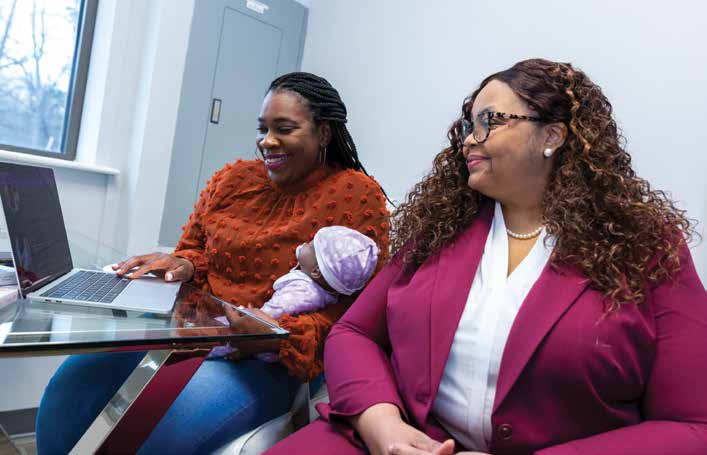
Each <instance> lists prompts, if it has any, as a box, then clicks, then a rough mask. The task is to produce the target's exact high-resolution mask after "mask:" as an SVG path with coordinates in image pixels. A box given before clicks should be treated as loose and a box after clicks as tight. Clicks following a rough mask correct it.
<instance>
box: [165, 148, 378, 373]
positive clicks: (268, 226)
mask: <svg viewBox="0 0 707 455" xmlns="http://www.w3.org/2000/svg"><path fill="white" fill-rule="evenodd" d="M194 209H195V210H194V213H192V214H191V215H190V216H189V221H188V222H187V224H186V225H185V226H184V227H183V230H184V233H183V234H182V237H181V239H180V241H179V243H178V245H177V248H176V249H175V251H174V253H173V254H174V256H178V257H182V258H185V259H188V260H189V261H191V262H192V263H193V264H194V268H195V273H194V281H195V282H196V283H197V284H200V285H202V287H203V288H204V289H206V290H208V291H209V292H211V293H213V294H214V295H216V296H218V297H220V298H221V299H223V300H226V301H229V302H231V303H233V304H236V305H249V304H252V305H254V306H256V307H260V306H262V305H263V304H264V303H265V302H266V301H267V300H268V299H269V298H270V296H271V295H272V292H273V291H272V284H273V282H274V281H275V280H276V279H277V278H279V277H280V276H281V275H284V274H285V273H287V272H288V271H289V270H290V269H291V268H292V267H294V266H295V265H296V264H297V260H296V258H295V248H296V247H297V245H300V244H301V243H304V242H308V241H310V240H311V239H312V238H313V237H314V234H315V232H317V230H318V229H319V228H321V227H323V226H328V225H341V226H348V227H350V228H353V229H356V230H358V231H360V232H362V233H364V234H366V235H368V236H369V237H371V238H373V239H374V240H375V241H376V243H377V244H378V246H379V247H380V249H381V255H380V257H379V260H378V270H380V268H381V267H382V265H383V264H384V263H385V262H386V260H387V256H388V211H387V210H386V207H385V198H384V196H383V194H382V192H381V190H380V188H379V187H378V184H377V183H375V181H374V180H373V179H372V178H371V177H368V176H367V175H365V174H363V173H362V172H357V171H353V170H350V169H347V170H340V169H332V168H319V169H317V170H315V171H314V172H312V173H311V174H310V175H309V176H307V178H306V179H305V180H304V181H302V182H300V183H298V184H297V185H296V186H291V187H282V186H278V185H276V184H275V183H273V182H272V180H270V178H269V177H268V176H267V171H266V169H265V165H264V164H263V163H262V161H257V160H253V161H243V160H239V161H237V162H235V163H232V164H227V165H226V166H225V167H224V168H223V169H221V170H220V171H217V172H216V173H215V174H214V176H213V177H212V178H211V180H209V182H208V184H207V186H206V188H205V189H204V190H203V191H202V192H201V196H200V198H199V201H198V203H197V204H196V205H195V206H194ZM352 301H353V299H352V298H345V299H344V298H340V303H337V304H334V305H330V306H328V307H326V308H324V309H323V310H322V311H317V312H313V313H303V314H299V315H296V316H290V315H286V316H283V317H282V318H281V319H280V320H279V323H280V325H281V326H282V327H283V328H284V329H286V330H288V331H289V332H290V336H289V338H288V339H287V340H285V341H283V343H282V345H281V349H280V352H279V357H280V361H281V362H282V363H283V364H284V365H285V366H286V367H287V368H288V369H289V371H290V373H291V374H293V375H295V376H297V377H299V378H300V379H301V380H303V381H308V380H310V379H312V378H314V377H316V376H317V375H318V374H319V373H321V372H322V370H323V364H322V347H323V343H324V339H325V338H326V335H327V334H328V333H329V329H330V328H331V326H332V325H333V324H334V322H336V320H337V319H338V318H339V317H340V316H341V315H342V314H343V313H344V312H345V311H346V309H347V308H348V306H349V305H350V304H351V302H352Z"/></svg>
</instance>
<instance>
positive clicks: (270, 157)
mask: <svg viewBox="0 0 707 455" xmlns="http://www.w3.org/2000/svg"><path fill="white" fill-rule="evenodd" d="M288 160H289V155H287V154H286V153H267V154H265V167H266V168H267V169H268V170H269V171H276V170H278V169H280V168H281V167H283V166H284V165H285V164H287V161H288Z"/></svg>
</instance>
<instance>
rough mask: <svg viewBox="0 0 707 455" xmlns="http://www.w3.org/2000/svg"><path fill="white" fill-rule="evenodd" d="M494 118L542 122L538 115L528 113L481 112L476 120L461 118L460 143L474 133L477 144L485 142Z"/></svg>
mask: <svg viewBox="0 0 707 455" xmlns="http://www.w3.org/2000/svg"><path fill="white" fill-rule="evenodd" d="M495 119H504V120H527V121H529V122H542V121H543V119H541V118H540V117H531V116H528V115H517V114H504V113H503V112H482V113H481V114H479V115H478V116H477V117H476V122H473V121H471V120H469V119H467V118H462V123H461V140H462V143H463V142H464V141H465V140H466V138H467V137H469V135H470V134H473V135H474V140H475V141H476V143H477V144H481V143H483V142H486V139H488V138H489V134H490V133H491V127H492V126H494V125H495V123H494V120H495Z"/></svg>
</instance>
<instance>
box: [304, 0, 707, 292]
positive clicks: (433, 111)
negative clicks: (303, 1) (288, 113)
mask: <svg viewBox="0 0 707 455" xmlns="http://www.w3.org/2000/svg"><path fill="white" fill-rule="evenodd" d="M705 17H707V4H705V3H702V2H694V1H688V0H676V1H673V2H670V3H669V4H666V3H665V2H658V1H638V0H631V1H621V2H616V1H613V0H596V1H593V2H583V3H582V4H581V5H580V4H578V3H576V2H567V1H561V0H541V1H537V2H527V1H522V0H506V1H504V2H500V3H499V2H491V1H469V0H445V1H441V2H430V1H422V0H386V1H384V2H381V1H377V0H358V1H356V2H347V1H332V0H312V1H311V5H310V16H309V25H308V30H307V40H306V43H305V52H304V58H303V64H302V66H303V69H304V70H306V71H312V72H315V73H320V74H322V75H324V76H326V77H327V78H328V79H329V80H330V81H331V82H332V83H333V85H334V86H336V87H337V89H338V90H339V91H340V92H341V94H342V96H343V98H344V101H345V102H346V103H347V105H348V107H349V127H350V129H351V133H352V135H353V137H354V139H355V141H356V144H357V146H358V149H359V152H360V155H361V160H362V162H363V163H364V165H365V166H366V167H367V169H368V170H369V171H370V172H371V173H372V174H373V175H375V176H376V177H377V178H378V179H379V180H380V182H381V183H382V184H383V185H384V187H385V188H386V190H387V191H388V192H389V193H390V194H391V196H392V197H394V198H396V199H402V198H403V196H404V195H405V193H406V192H407V191H408V189H409V188H410V187H411V186H412V185H413V184H414V183H415V182H416V181H417V180H419V178H420V177H421V175H423V174H424V173H425V172H427V170H429V168H430V165H431V162H432V157H433V156H434V155H435V154H436V153H437V152H438V151H439V150H440V149H441V148H442V146H443V145H444V142H445V134H446V130H447V128H448V126H449V124H450V123H451V121H452V120H453V119H454V118H455V117H456V116H457V115H458V112H459V109H460V105H461V101H462V99H463V98H464V96H466V95H467V94H469V93H470V92H471V91H472V90H473V89H474V88H476V86H477V85H478V83H479V82H480V81H481V80H482V79H483V78H484V77H485V76H487V75H488V74H491V73H493V72H496V71H499V70H502V69H505V68H507V67H509V66H511V65H512V64H513V63H515V62H516V61H518V60H523V59H526V58H532V57H544V58H549V59H551V60H559V61H569V62H572V63H573V64H575V65H576V66H578V67H579V68H581V69H583V70H585V71H586V72H587V73H588V74H589V75H590V77H591V78H592V79H593V80H594V81H595V82H596V83H598V84H599V85H601V86H602V88H603V89H604V91H605V93H606V95H607V96H608V98H609V100H610V101H611V102H612V104H613V106H614V108H615V112H616V117H617V120H618V123H619V125H620V126H621V127H622V128H623V131H624V134H625V136H626V137H627V138H628V150H629V152H630V153H631V154H632V156H633V158H634V163H635V167H636V169H637V171H638V173H639V175H641V176H642V177H644V178H646V179H647V180H649V181H650V182H651V183H652V184H653V185H654V187H656V188H660V189H664V190H668V191H670V193H671V194H672V196H673V198H675V199H676V200H677V201H678V202H679V205H680V206H681V207H682V208H684V209H687V211H688V215H689V216H691V217H692V218H696V219H698V220H699V221H700V222H701V223H705V222H707V178H705V175H706V174H707V151H706V149H705V144H707V128H706V127H705V121H707V47H706V46H705V45H704V43H705V42H707V27H705V19H704V18H705ZM699 229H700V231H701V232H702V233H703V234H704V232H705V230H704V226H702V225H700V226H699ZM706 243H707V242H703V243H702V244H701V245H700V246H698V247H697V248H695V249H693V257H694V258H695V261H696V263H697V267H698V271H699V273H700V276H701V277H702V280H703V282H706V283H707V247H706V245H705V244H706Z"/></svg>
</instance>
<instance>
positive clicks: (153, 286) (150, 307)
mask: <svg viewBox="0 0 707 455" xmlns="http://www.w3.org/2000/svg"><path fill="white" fill-rule="evenodd" d="M181 284H182V283H180V282H172V283H167V282H165V281H164V280H162V279H161V278H149V277H147V278H138V279H136V280H135V281H133V282H132V283H130V285H129V286H128V287H127V288H125V290H124V291H123V292H122V293H121V294H120V295H119V296H118V298H117V299H115V301H114V302H113V303H114V304H115V305H116V306H120V308H121V309H125V310H132V311H146V312H150V313H160V314H166V313H169V312H170V311H172V307H173V306H174V301H175V299H176V298H177V292H179V287H180V286H181Z"/></svg>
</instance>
